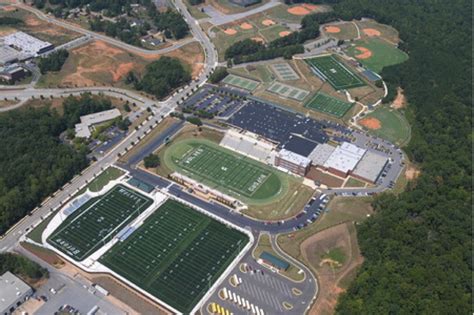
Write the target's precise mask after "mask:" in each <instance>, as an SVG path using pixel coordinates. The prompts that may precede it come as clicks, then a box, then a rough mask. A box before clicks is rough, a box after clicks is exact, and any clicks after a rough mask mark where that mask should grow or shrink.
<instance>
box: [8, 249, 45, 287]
mask: <svg viewBox="0 0 474 315" xmlns="http://www.w3.org/2000/svg"><path fill="white" fill-rule="evenodd" d="M7 271H10V272H11V273H13V274H15V275H17V276H19V277H20V278H23V279H31V280H39V279H41V278H44V277H48V275H49V273H48V270H47V269H45V268H42V267H41V266H40V265H38V264H37V263H35V262H34V261H31V260H29V259H27V258H25V257H23V256H20V255H17V254H12V253H1V254H0V274H4V273H5V272H7Z"/></svg>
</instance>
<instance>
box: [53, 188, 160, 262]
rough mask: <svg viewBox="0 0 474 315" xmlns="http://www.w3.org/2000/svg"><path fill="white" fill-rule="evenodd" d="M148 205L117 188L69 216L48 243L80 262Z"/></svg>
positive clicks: (136, 195) (134, 194)
mask: <svg viewBox="0 0 474 315" xmlns="http://www.w3.org/2000/svg"><path fill="white" fill-rule="evenodd" d="M152 203H153V200H151V199H150V198H148V197H145V196H144V195H142V194H140V193H138V192H136V191H134V190H132V189H130V188H127V187H125V186H123V185H117V186H115V187H114V188H112V189H111V190H109V191H108V192H107V193H106V194H104V195H102V196H100V197H95V198H91V199H90V200H88V201H87V202H86V203H84V204H83V205H82V206H80V207H79V208H78V209H77V210H76V211H74V212H73V213H72V214H70V215H69V216H68V217H67V218H66V219H65V220H64V221H63V222H62V223H61V225H60V226H59V227H58V228H57V229H56V230H55V231H54V232H53V233H52V234H51V235H50V236H49V238H48V243H49V244H51V245H52V246H54V247H56V248H57V249H59V250H60V251H62V252H63V253H65V254H67V255H68V256H70V257H71V258H73V259H74V260H77V261H81V260H83V259H85V258H87V256H89V255H90V254H92V253H93V252H94V251H96V250H97V249H99V247H100V246H102V245H104V244H105V243H106V242H108V241H110V240H111V239H112V238H113V237H114V236H115V235H116V234H117V233H118V232H120V230H121V229H122V228H123V227H125V226H126V225H127V224H128V223H130V222H131V221H132V220H133V219H135V218H136V217H137V216H138V215H139V214H140V213H142V212H143V211H144V210H145V209H147V208H148V207H149V206H150V205H151V204H152Z"/></svg>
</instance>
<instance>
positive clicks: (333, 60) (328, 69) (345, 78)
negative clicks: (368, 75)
mask: <svg viewBox="0 0 474 315" xmlns="http://www.w3.org/2000/svg"><path fill="white" fill-rule="evenodd" d="M306 62H307V63H308V64H309V65H310V66H311V69H312V70H313V72H314V73H315V74H316V75H317V76H318V77H320V78H321V79H322V80H323V81H327V82H329V84H331V86H332V87H333V88H334V89H335V90H343V89H351V88H356V87H361V86H364V85H366V84H365V83H364V81H363V80H362V79H361V78H360V77H359V76H358V75H357V74H356V73H355V72H354V71H352V70H351V69H349V68H348V67H347V66H346V65H344V64H343V63H342V62H341V61H339V60H338V59H337V57H335V56H334V55H325V56H319V57H315V58H310V59H306Z"/></svg>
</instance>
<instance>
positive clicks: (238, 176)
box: [164, 139, 283, 200]
mask: <svg viewBox="0 0 474 315" xmlns="http://www.w3.org/2000/svg"><path fill="white" fill-rule="evenodd" d="M164 163H166V164H167V165H168V166H169V167H170V168H171V169H174V170H177V171H179V172H181V173H183V174H185V175H188V176H190V177H192V178H194V179H196V180H198V181H201V182H203V183H204V184H206V185H209V186H211V187H214V188H216V189H218V190H221V191H222V192H224V193H226V192H231V193H232V194H233V195H234V196H237V197H240V196H243V197H246V198H247V199H251V200H252V199H253V200H266V199H271V198H273V197H274V196H275V195H276V194H278V193H279V192H280V191H281V190H282V189H283V183H282V180H281V178H280V176H278V175H277V174H276V171H273V170H272V169H270V168H269V167H267V166H265V165H264V164H262V163H260V162H257V161H254V160H251V159H249V158H246V157H244V156H242V155H240V154H238V153H235V152H233V151H230V150H228V149H225V148H222V147H220V146H218V145H215V144H214V143H212V142H210V141H206V140H197V139H189V140H183V141H179V142H177V143H173V144H171V146H169V147H168V148H167V150H166V152H165V159H164Z"/></svg>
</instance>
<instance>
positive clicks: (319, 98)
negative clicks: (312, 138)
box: [305, 92, 352, 118]
mask: <svg viewBox="0 0 474 315" xmlns="http://www.w3.org/2000/svg"><path fill="white" fill-rule="evenodd" d="M305 107H307V108H310V109H313V110H316V111H318V112H321V113H324V114H329V115H332V116H335V117H337V118H342V117H343V116H344V115H345V114H346V113H347V111H348V110H349V109H351V107H352V104H351V103H347V102H343V101H341V100H338V99H337V98H334V97H331V96H329V95H326V94H324V93H321V92H319V93H317V94H316V95H315V96H314V97H313V98H312V99H311V100H310V101H309V102H307V103H306V104H305Z"/></svg>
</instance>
